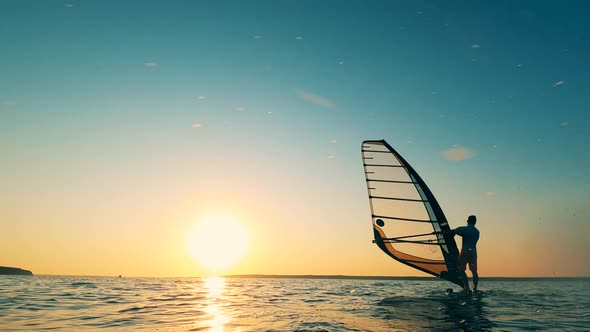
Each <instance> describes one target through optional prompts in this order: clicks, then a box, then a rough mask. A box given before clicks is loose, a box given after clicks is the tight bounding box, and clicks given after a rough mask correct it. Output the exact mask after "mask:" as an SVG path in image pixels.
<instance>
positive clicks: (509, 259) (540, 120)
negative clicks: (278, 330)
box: [0, 0, 590, 276]
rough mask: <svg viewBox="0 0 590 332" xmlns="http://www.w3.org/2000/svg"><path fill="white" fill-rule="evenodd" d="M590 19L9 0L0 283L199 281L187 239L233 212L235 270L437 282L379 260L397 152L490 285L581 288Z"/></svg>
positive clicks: (497, 7)
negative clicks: (375, 181)
mask: <svg viewBox="0 0 590 332" xmlns="http://www.w3.org/2000/svg"><path fill="white" fill-rule="evenodd" d="M589 8H590V7H589V6H588V4H587V3H586V2H585V1H579V2H571V1H553V2H551V1H495V2H493V3H490V2H472V1H456V2H452V3H447V2H442V1H406V2H402V1H104V0H101V1H71V2H64V1H52V0H51V1H50V0H47V1H24V0H18V1H17V0H14V1H8V0H0V43H1V45H2V46H1V48H0V49H1V51H0V265H6V266H18V267H22V268H26V269H30V270H33V272H35V273H38V274H79V275H119V274H123V275H129V276H133V275H134V276H200V275H206V274H208V273H209V271H206V269H204V268H203V267H201V266H200V265H199V264H198V263H197V262H195V261H194V260H193V259H192V258H191V256H190V254H189V253H188V251H187V249H186V246H187V244H186V242H187V238H188V234H189V232H190V229H191V228H192V227H193V225H194V224H195V223H197V222H199V220H201V219H203V218H205V217H206V216H210V215H232V216H234V217H235V218H236V219H238V220H239V222H240V223H241V224H242V225H243V226H244V227H245V228H246V229H247V230H248V232H249V234H250V246H249V251H248V252H247V254H246V256H245V257H244V258H243V259H242V260H241V261H240V262H239V263H237V264H236V265H234V266H233V267H232V268H231V269H228V270H227V271H225V272H227V273H263V274H348V275H422V274H421V272H418V271H415V270H412V269H410V268H408V267H405V266H404V265H401V264H399V263H397V262H395V261H393V260H392V259H390V258H389V257H387V256H386V255H385V254H384V253H382V252H381V251H380V250H379V249H378V248H377V246H375V245H374V244H372V243H371V240H372V236H373V234H372V226H371V218H370V210H369V203H368V198H367V191H366V186H365V180H364V174H363V167H362V160H361V155H360V144H361V142H362V141H363V140H365V139H386V140H387V141H388V142H389V143H390V144H391V145H392V146H393V147H395V148H396V149H397V150H398V151H399V152H400V153H401V154H402V155H403V156H404V157H405V158H406V159H407V160H408V161H409V162H410V163H411V164H412V165H413V166H414V168H415V169H416V170H417V171H418V172H419V173H420V174H421V176H422V177H423V178H424V180H425V181H426V183H427V184H428V185H429V187H430V188H431V190H432V191H433V193H434V194H435V195H436V197H437V198H438V200H439V202H440V203H441V205H442V207H443V209H444V211H445V213H446V215H447V218H448V219H449V220H450V223H451V225H452V226H453V227H457V226H462V225H464V224H465V219H466V216H467V215H469V214H476V215H477V216H478V227H479V229H480V230H481V232H482V237H481V240H480V244H479V269H480V275H481V276H589V275H590V241H589V239H590V236H589V234H590V223H589V221H590V220H589V219H590V212H589V209H588V205H589V203H590V198H589V197H590V195H589V193H590V176H589V175H588V174H589V172H588V165H589V164H590V157H589V156H588V153H587V151H588V148H587V145H588V143H589V142H590V134H589V133H590V128H589V127H590V125H589V120H590V115H589V114H590V113H589V112H588V105H589V104H590V76H589V75H588V73H590V62H589V61H588V59H590V23H589V21H588V19H587V18H588V17H590V9H589ZM220 241H223V236H220ZM459 242H460V240H459ZM228 245H230V244H228Z"/></svg>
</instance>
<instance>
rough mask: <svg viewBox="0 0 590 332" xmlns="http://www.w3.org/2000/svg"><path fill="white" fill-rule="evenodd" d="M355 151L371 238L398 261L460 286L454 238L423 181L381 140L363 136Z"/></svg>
mask: <svg viewBox="0 0 590 332" xmlns="http://www.w3.org/2000/svg"><path fill="white" fill-rule="evenodd" d="M361 151H362V157H363V166H364V170H365V179H366V182H367V192H368V194H369V204H370V207H371V220H372V223H373V233H374V236H375V239H374V240H373V242H374V243H375V244H377V246H378V247H379V248H381V250H383V251H384V252H385V253H386V254H387V255H389V256H390V257H392V258H393V259H395V260H397V261H399V262H401V263H403V264H406V265H408V266H411V267H413V268H415V269H417V270H420V271H423V272H426V273H428V274H431V275H434V276H437V277H440V278H442V279H445V280H448V281H450V282H452V283H455V284H457V285H459V286H462V285H463V283H462V281H461V279H460V276H459V273H458V272H457V264H458V257H459V251H458V248H457V244H456V243H455V239H454V238H453V235H452V234H451V233H449V231H450V229H451V228H450V226H449V223H448V221H447V219H446V217H445V215H444V213H443V210H442V208H441V207H440V205H439V204H438V202H437V201H436V198H435V197H434V195H433V194H432V192H431V191H430V189H429V188H428V186H426V183H425V182H424V181H423V180H422V178H421V177H420V175H418V173H417V172H416V171H415V170H414V168H412V166H410V164H409V163H408V162H407V161H406V160H405V159H404V158H403V157H402V156H401V155H400V154H399V153H397V151H395V150H394V149H393V148H392V147H391V145H389V144H388V143H387V142H386V141H385V140H368V141H364V142H363V143H362V148H361Z"/></svg>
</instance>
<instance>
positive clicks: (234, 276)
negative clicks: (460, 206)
mask: <svg viewBox="0 0 590 332" xmlns="http://www.w3.org/2000/svg"><path fill="white" fill-rule="evenodd" d="M32 276H33V277H35V276H36V277H41V276H43V277H87V278H88V277H92V278H119V277H120V278H199V279H202V278H228V279H240V278H243V279H255V278H260V279H273V278H276V279H359V280H363V279H364V280H433V281H434V280H444V279H442V278H440V277H435V276H384V275H377V276H375V275H344V274H256V273H248V274H228V275H220V276H125V275H122V274H121V275H76V274H33V275H32ZM29 277H30V276H29ZM479 279H480V280H508V279H513V280H518V279H520V280H530V279H549V280H554V279H590V276H489V277H479Z"/></svg>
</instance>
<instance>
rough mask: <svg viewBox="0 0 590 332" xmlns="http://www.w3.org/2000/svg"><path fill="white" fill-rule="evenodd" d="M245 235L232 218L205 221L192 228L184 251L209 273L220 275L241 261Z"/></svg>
mask: <svg viewBox="0 0 590 332" xmlns="http://www.w3.org/2000/svg"><path fill="white" fill-rule="evenodd" d="M249 242H250V241H249V236H248V232H247V231H246V229H245V228H244V226H243V225H242V224H240V223H239V222H238V221H237V220H236V219H235V218H232V217H229V216H211V217H207V218H205V219H203V220H201V221H200V222H198V223H197V224H195V225H194V227H193V228H192V230H191V231H190V234H189V237H188V243H187V247H188V250H189V252H190V254H191V256H192V257H193V258H194V259H195V260H196V261H197V262H198V263H199V264H200V265H201V266H203V267H204V268H206V269H208V270H209V271H210V272H216V273H217V272H222V271H223V270H225V269H228V268H229V267H231V266H232V265H233V264H235V263H237V262H238V261H239V260H240V259H242V258H243V257H244V255H245V254H246V252H247V251H248V245H249Z"/></svg>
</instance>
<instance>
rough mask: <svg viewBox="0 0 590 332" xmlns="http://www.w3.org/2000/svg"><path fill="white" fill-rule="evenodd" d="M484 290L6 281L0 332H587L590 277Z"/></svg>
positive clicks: (222, 281)
mask: <svg viewBox="0 0 590 332" xmlns="http://www.w3.org/2000/svg"><path fill="white" fill-rule="evenodd" d="M480 284H481V285H480V288H481V289H482V290H483V291H484V292H485V293H484V294H482V295H480V296H473V297H468V298H464V297H460V296H456V295H454V296H449V295H446V294H445V289H446V288H447V287H449V286H451V287H452V286H453V285H452V284H450V283H447V282H445V281H442V280H436V279H433V280H430V279H425V280H400V279H395V280H389V279H384V280H374V279H373V280H370V279H341V278H340V279H339V278H329V279H317V278H107V277H53V276H33V277H27V276H0V331H48V330H57V331H164V332H165V331H488V330H489V331H590V279H560V278H556V279H524V280H514V279H505V280H485V279H484V280H482V281H481V282H480ZM454 288H455V290H457V291H458V289H457V287H454Z"/></svg>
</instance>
